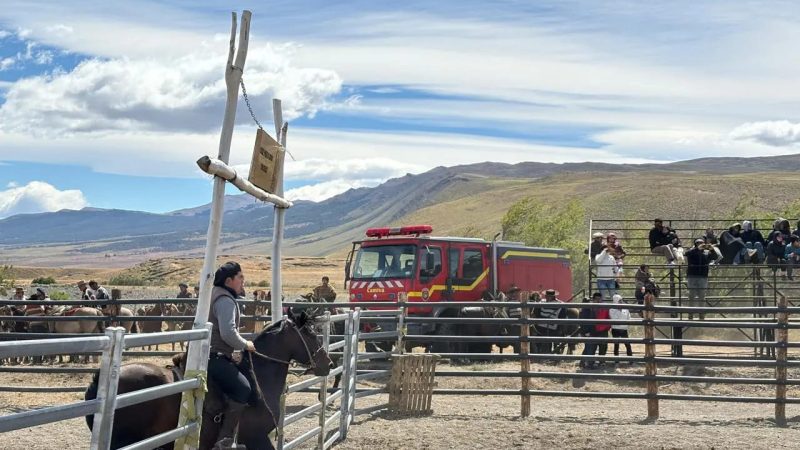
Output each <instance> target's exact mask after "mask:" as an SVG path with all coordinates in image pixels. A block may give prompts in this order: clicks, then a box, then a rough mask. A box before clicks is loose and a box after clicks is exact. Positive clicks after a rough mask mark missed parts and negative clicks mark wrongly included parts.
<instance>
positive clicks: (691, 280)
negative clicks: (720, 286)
mask: <svg viewBox="0 0 800 450" xmlns="http://www.w3.org/2000/svg"><path fill="white" fill-rule="evenodd" d="M718 260H719V255H717V252H715V251H714V250H713V249H712V248H711V244H706V241H705V239H703V238H697V239H695V240H694V247H693V248H692V249H691V250H689V251H688V252H686V262H687V267H686V285H687V287H688V288H689V306H693V307H703V306H706V291H707V290H708V267H709V266H710V265H711V264H714V263H716V262H717V261H718ZM693 318H694V314H692V313H689V320H692V319H693ZM705 318H706V315H705V313H700V320H704V319H705Z"/></svg>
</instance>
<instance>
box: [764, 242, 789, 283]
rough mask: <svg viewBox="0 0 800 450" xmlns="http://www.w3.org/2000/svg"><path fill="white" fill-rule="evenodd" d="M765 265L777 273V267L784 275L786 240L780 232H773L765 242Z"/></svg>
mask: <svg viewBox="0 0 800 450" xmlns="http://www.w3.org/2000/svg"><path fill="white" fill-rule="evenodd" d="M766 254H767V266H769V268H770V269H772V272H773V273H777V271H778V269H780V271H781V272H782V274H783V275H785V271H786V242H785V241H784V239H783V234H782V233H773V234H772V238H770V240H769V244H767V250H766Z"/></svg>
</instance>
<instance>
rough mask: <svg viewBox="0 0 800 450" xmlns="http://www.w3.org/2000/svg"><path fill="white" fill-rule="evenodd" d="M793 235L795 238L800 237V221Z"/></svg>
mask: <svg viewBox="0 0 800 450" xmlns="http://www.w3.org/2000/svg"><path fill="white" fill-rule="evenodd" d="M792 234H793V235H795V236H800V220H798V221H797V228H795V229H794V231H792Z"/></svg>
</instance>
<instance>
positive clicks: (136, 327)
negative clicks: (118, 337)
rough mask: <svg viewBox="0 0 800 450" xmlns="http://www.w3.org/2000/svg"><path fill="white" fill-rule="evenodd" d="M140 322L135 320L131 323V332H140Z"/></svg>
mask: <svg viewBox="0 0 800 450" xmlns="http://www.w3.org/2000/svg"><path fill="white" fill-rule="evenodd" d="M138 323H139V322H137V321H135V320H134V321H133V325H131V333H138V332H139V325H138Z"/></svg>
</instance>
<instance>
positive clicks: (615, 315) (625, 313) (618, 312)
mask: <svg viewBox="0 0 800 450" xmlns="http://www.w3.org/2000/svg"><path fill="white" fill-rule="evenodd" d="M613 301H614V304H615V305H619V304H621V303H622V296H621V295H619V294H615V295H614V297H613ZM609 314H610V316H611V320H612V321H613V320H631V312H630V310H629V309H627V308H611V309H610V310H609ZM611 337H614V338H627V337H628V325H621V324H614V325H611ZM625 350H626V352H627V354H628V356H633V349H632V348H631V344H630V342H626V343H625ZM614 356H619V342H614ZM614 364H616V362H614ZM630 364H633V361H630Z"/></svg>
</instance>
